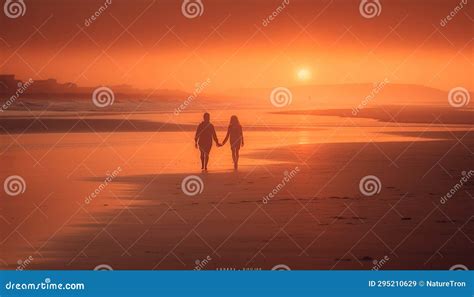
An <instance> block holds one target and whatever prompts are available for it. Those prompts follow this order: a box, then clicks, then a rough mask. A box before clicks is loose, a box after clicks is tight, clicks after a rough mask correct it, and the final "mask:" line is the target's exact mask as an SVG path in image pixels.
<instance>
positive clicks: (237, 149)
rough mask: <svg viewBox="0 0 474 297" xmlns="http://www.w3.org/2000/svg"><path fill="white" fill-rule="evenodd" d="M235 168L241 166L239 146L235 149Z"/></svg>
mask: <svg viewBox="0 0 474 297" xmlns="http://www.w3.org/2000/svg"><path fill="white" fill-rule="evenodd" d="M234 162H235V166H234V167H235V169H237V168H238V167H239V148H236V149H235V161H234Z"/></svg>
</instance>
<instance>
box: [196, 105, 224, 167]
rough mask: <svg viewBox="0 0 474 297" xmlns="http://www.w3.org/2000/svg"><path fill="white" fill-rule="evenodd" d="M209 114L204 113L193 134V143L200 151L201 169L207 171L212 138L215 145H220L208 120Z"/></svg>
mask: <svg viewBox="0 0 474 297" xmlns="http://www.w3.org/2000/svg"><path fill="white" fill-rule="evenodd" d="M210 120H211V116H210V115H209V113H207V112H206V113H205V114H204V116H203V121H202V122H201V123H200V124H199V126H198V127H197V130H196V135H195V136H194V145H195V146H196V148H199V150H200V151H201V169H202V170H205V171H207V164H208V163H209V153H210V152H211V148H212V141H213V140H214V141H215V142H216V144H217V146H220V144H219V140H218V139H217V135H216V129H215V128H214V125H213V124H211V122H210Z"/></svg>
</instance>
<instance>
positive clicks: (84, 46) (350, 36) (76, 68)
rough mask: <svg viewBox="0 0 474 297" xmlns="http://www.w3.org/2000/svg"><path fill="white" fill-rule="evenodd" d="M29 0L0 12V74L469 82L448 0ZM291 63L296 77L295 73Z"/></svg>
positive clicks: (245, 82)
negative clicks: (18, 11)
mask: <svg viewBox="0 0 474 297" xmlns="http://www.w3.org/2000/svg"><path fill="white" fill-rule="evenodd" d="M111 2H112V3H111V4H110V5H109V7H108V8H107V9H106V10H105V11H104V12H103V13H102V14H101V15H100V16H99V17H98V18H97V20H95V21H93V22H92V23H91V24H89V26H85V20H86V19H88V18H90V16H91V15H93V14H94V13H95V12H96V11H97V10H98V9H99V8H100V6H101V5H104V3H105V1H104V0H97V1H96V0H67V1H64V0H29V1H25V3H26V7H27V9H26V13H25V15H24V16H22V17H19V18H16V19H10V18H8V17H6V16H5V15H4V14H1V16H0V28H1V29H0V30H1V31H0V32H1V33H0V38H1V39H0V48H1V50H0V61H1V64H0V65H1V66H0V72H1V73H3V74H5V73H14V74H16V75H17V77H19V78H20V79H27V78H30V77H31V78H33V79H46V78H50V77H52V78H57V79H58V80H59V81H60V82H66V81H70V82H75V83H77V84H79V85H80V86H95V85H117V84H130V85H133V86H135V87H138V88H167V89H181V90H189V89H192V88H193V87H194V85H195V84H196V83H197V82H202V81H205V80H206V79H207V78H210V79H211V81H212V83H211V85H210V86H209V91H211V92H222V91H225V90H228V89H234V88H260V87H268V86H275V85H286V86H288V85H295V84H340V83H361V82H375V81H382V80H383V79H384V78H389V79H390V81H391V82H393V83H410V84H420V85H426V86H431V87H436V88H440V89H444V90H447V89H450V88H452V87H456V86H464V87H466V88H468V89H472V88H473V86H474V82H473V79H472V65H473V55H472V53H473V52H472V36H473V17H474V13H473V7H472V4H471V3H469V4H467V5H466V6H465V7H464V8H463V9H462V10H461V11H459V12H458V13H457V14H456V15H455V16H454V17H453V18H452V20H450V21H449V22H448V23H447V24H446V26H441V25H440V21H441V19H443V18H445V17H446V16H447V15H448V14H449V13H450V12H451V11H452V10H453V9H454V8H455V6H456V5H458V4H459V3H460V1H458V0H455V1H450V0H445V1H440V0H432V1H428V0H420V1H413V0H380V3H381V5H382V10H381V13H380V15H379V16H377V17H375V18H372V19H366V18H364V17H362V16H361V14H360V13H359V4H360V1H348V0H338V1H336V0H334V1H317V0H314V1H309V0H307V1H304V0H301V1H297V0H290V1H288V2H289V4H287V5H286V7H285V8H284V9H283V10H282V12H281V13H280V14H279V15H278V16H277V17H276V18H275V19H274V20H273V21H271V22H270V23H269V24H268V25H267V26H264V25H263V24H262V21H263V20H264V19H265V18H267V17H268V16H269V15H270V14H271V13H272V12H273V11H274V10H276V9H277V7H278V6H279V5H281V4H282V1H279V0H278V1H273V0H258V1H250V0H240V1H233V0H203V1H202V2H203V5H204V11H203V14H202V15H201V16H200V17H197V18H193V19H188V18H186V17H184V16H183V14H182V12H181V4H182V1H179V0H175V1H170V0H156V1H154V0H146V1H145V0H134V1H125V0H113V1H111ZM298 73H299V75H298Z"/></svg>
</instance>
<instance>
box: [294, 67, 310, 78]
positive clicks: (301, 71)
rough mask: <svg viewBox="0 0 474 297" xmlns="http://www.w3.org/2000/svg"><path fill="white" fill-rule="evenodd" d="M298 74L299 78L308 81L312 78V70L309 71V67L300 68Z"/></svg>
mask: <svg viewBox="0 0 474 297" xmlns="http://www.w3.org/2000/svg"><path fill="white" fill-rule="evenodd" d="M297 76H298V80H301V81H308V80H310V79H311V71H309V69H307V68H301V69H299V70H298V73H297Z"/></svg>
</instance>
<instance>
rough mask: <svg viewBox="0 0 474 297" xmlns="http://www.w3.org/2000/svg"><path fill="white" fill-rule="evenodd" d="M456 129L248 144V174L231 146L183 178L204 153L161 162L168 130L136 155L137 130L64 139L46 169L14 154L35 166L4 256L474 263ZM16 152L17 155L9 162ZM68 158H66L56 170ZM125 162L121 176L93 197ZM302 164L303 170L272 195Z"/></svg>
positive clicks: (37, 261) (307, 264)
mask: <svg viewBox="0 0 474 297" xmlns="http://www.w3.org/2000/svg"><path fill="white" fill-rule="evenodd" d="M456 133H457V134H452V133H450V132H444V133H439V132H438V133H437V134H436V135H430V133H426V134H424V135H423V136H425V138H427V140H428V139H430V138H432V139H430V140H429V141H416V142H413V141H403V142H397V141H392V142H389V141H384V142H360V143H350V142H349V143H320V144H314V143H313V144H298V145H286V146H279V147H278V148H277V149H248V150H247V151H246V150H245V149H244V150H242V166H241V168H240V169H239V171H238V172H234V171H232V170H231V169H230V168H231V166H230V157H229V156H227V155H228V154H229V152H228V148H224V152H222V153H221V152H220V151H219V152H218V153H217V152H216V153H215V155H214V156H215V159H214V160H211V170H210V172H208V173H205V174H204V173H200V172H199V171H198V170H189V171H186V172H175V173H172V172H174V171H173V168H174V167H175V168H176V167H180V165H181V164H180V163H181V162H187V161H188V159H189V158H192V157H195V156H194V155H191V156H189V158H188V157H185V158H184V159H183V158H180V157H178V158H177V159H175V160H173V159H169V163H168V164H167V165H166V166H163V165H159V166H155V165H156V163H154V156H153V155H152V154H150V153H149V151H150V150H152V151H153V149H154V145H157V144H156V143H157V142H158V143H159V142H161V141H163V140H162V138H161V137H162V134H159V135H157V137H156V138H153V139H152V140H151V141H150V143H149V144H148V145H147V146H145V147H144V148H143V150H144V151H140V149H138V150H137V146H138V143H139V144H143V142H142V141H138V140H134V139H133V138H127V137H123V139H122V141H123V142H124V143H125V144H123V143H122V144H121V145H120V146H116V147H114V145H113V141H112V142H111V143H109V142H108V143H107V144H106V145H104V146H98V147H95V148H94V149H91V146H90V145H87V143H78V145H77V147H75V148H74V150H73V151H71V149H70V148H68V149H66V148H63V147H61V146H60V147H58V148H57V149H55V151H54V153H52V154H48V155H47V156H46V157H45V158H44V159H43V160H41V162H40V164H41V165H39V164H36V166H35V164H34V163H32V162H31V160H27V159H26V158H23V159H21V158H20V159H15V162H14V166H15V167H14V168H13V169H17V170H18V171H21V172H25V170H24V168H31V171H30V172H29V173H28V175H27V178H26V179H27V181H28V183H27V191H26V192H25V194H24V195H22V196H17V197H2V207H1V210H2V212H1V213H2V217H1V219H2V220H3V221H4V224H3V225H4V226H5V228H2V230H1V234H0V235H1V237H0V238H2V243H1V244H2V245H1V249H2V256H1V258H2V259H1V260H2V261H0V263H3V265H2V268H3V269H16V268H17V266H18V263H17V261H18V260H21V259H27V258H28V257H29V256H32V257H33V260H32V261H30V262H31V263H29V264H28V265H27V266H28V267H26V268H25V269H93V268H94V267H95V266H97V265H99V264H108V265H110V266H112V267H113V268H114V269H194V268H195V267H196V266H199V265H201V266H203V267H202V269H244V268H250V269H251V268H253V269H271V268H272V267H273V266H275V265H277V264H285V265H288V266H289V267H290V268H291V269H372V268H373V267H377V266H380V267H379V268H380V269H449V268H450V267H451V266H452V265H455V264H464V265H466V266H467V267H472V266H474V260H473V258H472V257H471V254H472V253H471V252H472V247H473V243H472V239H473V236H472V235H473V234H474V225H473V223H474V221H473V210H474V203H473V194H472V193H473V188H474V180H470V181H469V182H468V183H467V184H466V185H464V186H463V187H462V188H461V190H459V191H458V192H457V193H456V195H455V196H454V197H453V198H451V199H449V200H448V201H447V202H446V203H445V204H442V203H441V202H440V199H441V197H443V196H444V195H445V194H446V193H447V192H449V191H450V189H451V188H452V187H453V186H454V185H455V184H456V183H458V182H459V180H460V178H461V177H462V172H463V171H467V172H469V170H472V169H473V168H472V164H474V162H473V161H474V155H473V152H472V148H473V147H474V135H473V132H472V131H471V132H469V130H464V131H458V132H456ZM454 135H456V137H454ZM68 137H69V136H68ZM310 138H311V137H310ZM437 138H441V139H443V140H433V139H437ZM456 138H457V139H460V140H462V142H458V141H457V140H456ZM114 141H117V140H116V139H115V140H114ZM152 144H153V145H152ZM36 149H37V150H39V149H40V148H36ZM188 149H189V148H188ZM145 150H146V152H148V153H144V152H145ZM171 150H172V149H171ZM160 152H161V151H159V150H157V151H156V153H157V154H160ZM31 153H32V154H35V149H34V148H33V149H32V150H31ZM8 154H10V155H11V156H14V155H15V154H13V153H11V152H9V151H8V152H7V153H5V154H4V155H3V156H4V157H5V155H8ZM16 156H18V154H16ZM177 156H180V154H177ZM87 157H89V159H87ZM126 157H131V158H129V161H128V162H120V160H121V159H122V160H123V161H125V159H126ZM83 159H86V161H84V162H83V163H82V164H79V165H80V166H77V165H78V164H77V160H83ZM265 160H268V162H264V161H265ZM55 161H56V162H61V166H52V165H51V164H54V162H55ZM193 165H197V162H195V163H193ZM118 167H120V168H121V171H120V173H119V174H118V175H117V176H116V177H115V178H114V179H113V181H112V182H110V183H109V184H108V185H107V186H106V187H105V188H103V189H102V190H101V191H100V192H99V193H98V195H97V196H96V197H94V198H93V199H92V200H90V201H89V203H86V202H85V200H86V198H87V197H88V196H89V195H90V193H91V192H93V191H94V190H96V189H97V188H99V187H100V185H101V183H103V182H104V179H105V178H106V177H107V173H108V174H109V175H110V174H111V173H112V172H113V170H116V169H117V168H118ZM213 167H214V168H216V169H214V170H213V169H212V168H213ZM296 167H298V168H299V171H298V172H297V174H296V175H294V177H293V178H291V180H290V181H289V182H288V183H287V184H285V186H284V187H283V188H281V189H280V190H279V191H278V193H277V194H276V195H275V196H274V197H273V198H271V199H270V200H268V201H266V202H267V203H264V202H263V198H264V197H265V196H266V195H268V194H269V193H270V192H271V191H272V190H273V189H274V188H275V187H277V185H278V184H279V183H281V182H282V179H283V177H284V174H285V172H286V171H287V172H291V171H292V170H293V169H295V168H296ZM20 169H21V170H20ZM11 170H12V169H10V171H11ZM190 174H195V175H198V176H199V177H200V178H201V179H202V180H203V185H204V187H203V191H202V193H201V194H199V195H196V196H187V195H185V194H184V193H183V191H182V189H181V182H182V180H183V179H184V178H185V177H186V176H188V175H190ZM366 175H375V176H377V177H378V178H379V179H380V181H381V184H382V187H381V190H380V193H379V194H378V195H376V196H372V197H366V196H364V195H363V194H362V193H361V192H360V189H359V181H360V180H361V178H362V177H364V176H366ZM208 256H209V258H210V259H211V260H208V261H207V262H206V261H204V262H197V261H202V260H203V259H206V258H207V257H208ZM382 259H389V260H384V261H381V260H382ZM375 261H378V262H375ZM201 263H205V265H204V264H201Z"/></svg>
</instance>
